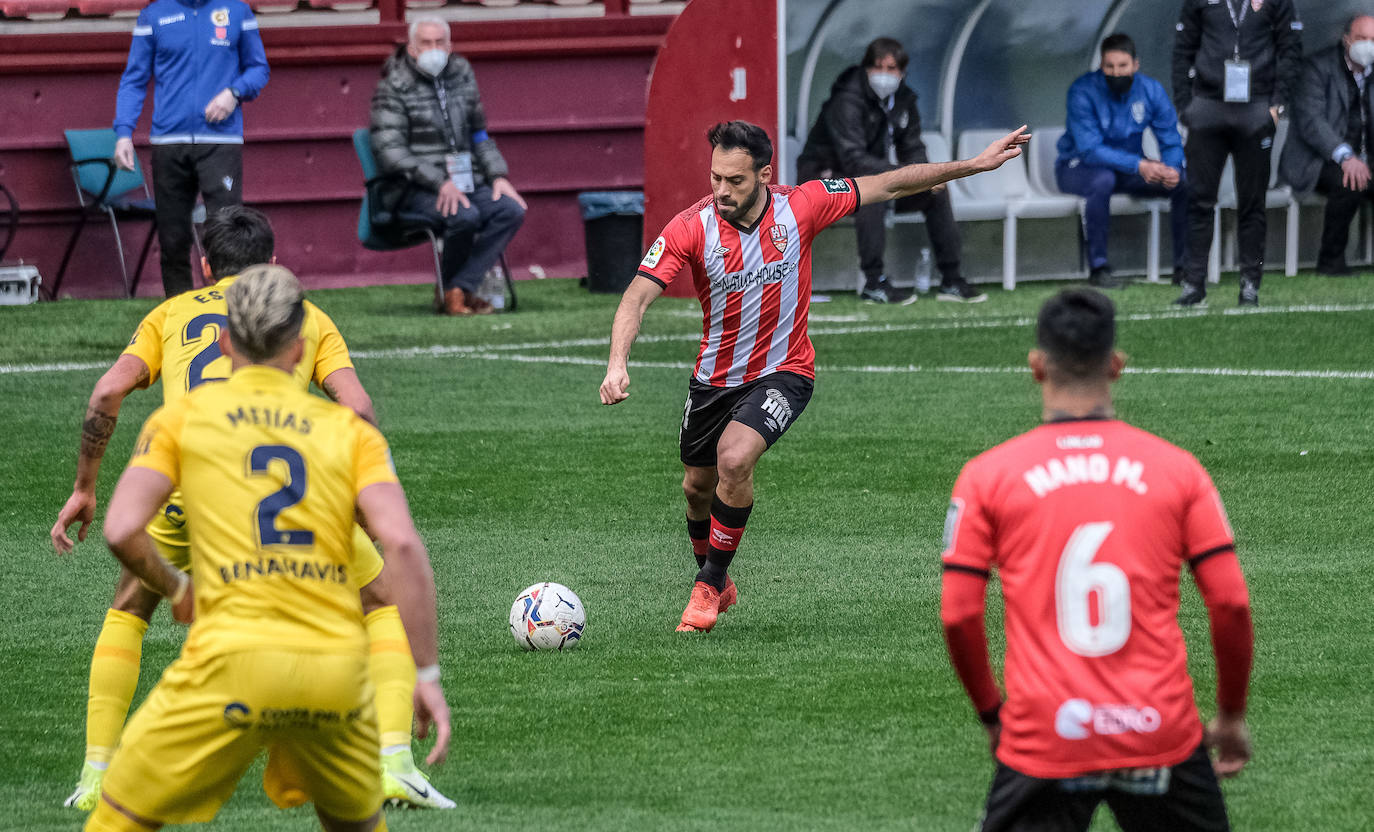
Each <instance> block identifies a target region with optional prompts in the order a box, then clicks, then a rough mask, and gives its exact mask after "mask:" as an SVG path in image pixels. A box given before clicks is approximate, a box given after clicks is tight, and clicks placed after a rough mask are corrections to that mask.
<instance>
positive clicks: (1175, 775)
mask: <svg viewBox="0 0 1374 832" xmlns="http://www.w3.org/2000/svg"><path fill="white" fill-rule="evenodd" d="M1115 337H1116V325H1115V316H1114V312H1113V309H1112V303H1111V301H1109V300H1108V299H1107V298H1106V297H1105V296H1103V295H1102V294H1100V293H1098V292H1095V291H1092V290H1069V291H1065V292H1062V293H1061V294H1059V295H1058V296H1056V297H1054V298H1051V299H1050V300H1049V301H1047V302H1046V303H1045V305H1044V306H1043V307H1042V308H1041V310H1040V317H1039V321H1038V327H1037V332H1036V344H1037V346H1036V348H1035V349H1034V350H1032V351H1031V353H1030V366H1031V372H1032V375H1033V376H1034V378H1035V380H1036V381H1037V382H1038V383H1039V384H1040V385H1041V391H1042V394H1043V397H1044V421H1045V424H1043V425H1041V426H1040V427H1038V428H1036V429H1035V430H1032V431H1030V432H1029V433H1025V434H1022V435H1021V436H1018V437H1016V438H1015V439H1012V440H1011V441H1009V442H1005V443H1003V444H1001V445H999V446H997V447H996V448H993V449H992V450H990V451H988V452H987V453H984V454H982V455H981V456H979V457H977V458H975V459H974V460H973V461H972V462H970V463H968V465H966V466H964V470H963V472H962V473H961V474H960V475H959V479H958V481H957V482H956V483H955V485H954V496H953V499H952V501H951V504H950V509H949V516H948V518H947V520H946V524H945V546H946V548H945V552H944V558H943V560H944V581H943V583H944V586H943V598H942V603H941V617H942V618H943V620H944V627H945V640H946V642H947V644H948V646H949V653H950V658H951V659H952V660H953V663H954V667H955V670H956V671H957V672H958V674H959V678H960V679H961V680H962V681H963V683H964V687H965V688H966V689H967V690H968V694H969V698H970V699H972V700H973V706H974V708H975V709H976V710H977V711H978V714H979V716H980V717H981V719H982V721H983V724H984V725H985V726H986V728H987V731H988V736H989V738H990V740H991V744H992V747H993V749H994V753H995V754H996V757H997V760H998V763H999V764H998V767H997V772H996V774H995V775H994V777H993V781H992V787H991V790H990V792H989V794H988V800H987V808H986V811H985V813H984V818H983V822H982V826H981V828H982V829H983V830H987V831H988V832H991V830H1029V829H1035V830H1050V831H1051V832H1058V830H1086V829H1087V828H1088V825H1089V823H1090V821H1091V819H1092V814H1093V811H1094V810H1095V809H1096V807H1097V805H1098V803H1100V802H1101V801H1103V800H1105V801H1106V802H1107V805H1108V806H1109V807H1110V808H1111V809H1112V812H1113V814H1115V815H1116V818H1117V821H1118V822H1119V823H1120V824H1121V827H1122V829H1124V830H1126V832H1133V831H1134V830H1161V829H1168V830H1171V832H1175V831H1176V830H1224V829H1228V828H1229V826H1228V823H1227V818H1226V806H1225V804H1224V803H1223V801H1222V796H1221V790H1220V788H1219V787H1218V785H1217V778H1216V775H1218V774H1219V775H1221V776H1222V777H1227V776H1231V775H1234V774H1236V773H1238V772H1239V771H1240V769H1241V767H1243V766H1244V765H1245V763H1246V761H1247V760H1248V759H1249V758H1250V739H1249V733H1248V730H1247V728H1246V726H1245V716H1244V715H1245V698H1246V688H1247V687H1248V685H1249V679H1250V661H1251V655H1252V650H1253V633H1252V630H1251V624H1250V603H1249V598H1248V595H1247V592H1246V588H1245V578H1244V577H1243V576H1242V575H1241V570H1240V563H1239V561H1238V560H1237V558H1236V553H1235V549H1234V548H1233V542H1232V537H1231V528H1230V526H1229V524H1228V523H1227V520H1226V512H1225V509H1223V508H1222V504H1221V498H1220V497H1219V496H1218V495H1217V491H1216V488H1214V487H1213V485H1212V480H1211V477H1209V476H1208V475H1207V471H1206V470H1205V469H1204V468H1203V467H1202V465H1201V464H1199V463H1198V461H1197V460H1196V459H1194V458H1193V457H1192V455H1190V454H1188V453H1187V452H1186V451H1184V450H1182V449H1180V448H1178V447H1175V446H1174V445H1171V444H1169V443H1168V442H1165V441H1164V440H1163V439H1160V438H1159V437H1157V436H1154V435H1152V434H1149V433H1146V432H1145V431H1143V430H1139V429H1138V428H1134V427H1131V426H1130V425H1128V424H1126V423H1125V422H1121V421H1117V420H1116V419H1115V418H1114V417H1113V415H1112V403H1111V393H1110V385H1111V383H1112V382H1113V381H1115V380H1116V379H1117V378H1118V377H1119V376H1120V374H1121V370H1122V368H1123V366H1124V362H1125V359H1124V358H1123V356H1122V355H1121V353H1119V352H1116V351H1114V349H1113V345H1114V343H1115ZM1185 565H1187V566H1188V567H1189V568H1190V569H1191V570H1192V573H1193V578H1194V580H1195V581H1196V582H1197V585H1198V588H1199V590H1200V591H1201V592H1202V597H1203V599H1204V600H1205V602H1206V604H1207V610H1208V615H1209V616H1210V619H1211V625H1212V647H1213V650H1214V652H1215V654H1216V660H1217V717H1216V718H1215V719H1214V720H1213V721H1212V723H1211V724H1210V725H1208V727H1207V730H1206V731H1204V730H1203V727H1202V723H1201V722H1200V720H1199V718H1198V713H1197V707H1196V706H1195V705H1194V702H1193V684H1192V680H1191V679H1190V678H1189V677H1188V670H1187V655H1186V653H1185V647H1184V642H1183V634H1182V632H1181V631H1180V629H1179V626H1178V601H1179V572H1180V571H1181V570H1182V569H1183V567H1184V566H1185ZM993 567H996V569H997V572H998V575H999V577H1000V579H1001V581H1002V596H1003V600H1004V603H1005V605H1006V629H1007V655H1006V669H1005V673H1006V687H1007V695H1006V700H1005V701H1003V699H1002V696H1001V694H1000V693H999V692H998V690H997V685H996V682H995V681H994V680H993V675H992V668H991V666H990V665H989V663H988V650H987V641H986V638H985V634H984V627H983V607H984V594H985V590H986V586H987V581H988V578H989V575H990V571H991V570H992V569H993ZM1208 745H1211V746H1213V747H1215V748H1216V749H1217V751H1218V756H1217V759H1216V761H1215V762H1214V763H1210V764H1209V759H1208V752H1207V748H1206V746H1208Z"/></svg>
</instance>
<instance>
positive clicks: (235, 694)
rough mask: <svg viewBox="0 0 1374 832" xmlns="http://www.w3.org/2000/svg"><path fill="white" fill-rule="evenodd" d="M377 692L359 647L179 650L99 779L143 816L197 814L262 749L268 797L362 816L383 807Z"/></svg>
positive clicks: (209, 814) (227, 790) (222, 794)
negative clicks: (194, 653) (183, 654)
mask: <svg viewBox="0 0 1374 832" xmlns="http://www.w3.org/2000/svg"><path fill="white" fill-rule="evenodd" d="M372 697H373V689H372V682H371V681H370V680H369V679H368V674H367V657H366V655H364V654H362V653H358V654H341V653H306V652H292V651H287V650H255V651H247V652H240V653H230V654H227V655H221V656H215V657H211V658H208V659H203V660H196V661H195V662H190V661H187V660H186V659H185V658H180V659H177V660H176V661H175V662H173V663H172V665H171V666H170V667H168V668H167V670H166V672H165V673H163V675H162V679H161V680H160V681H159V682H158V683H157V686H156V687H154V688H153V690H152V692H151V693H150V694H149V695H148V699H147V701H146V702H144V703H143V706H142V707H140V708H139V709H138V712H137V713H136V714H134V717H133V719H132V720H130V721H129V724H128V725H127V726H126V727H125V728H124V734H123V736H122V737H121V738H120V741H119V748H118V749H117V750H116V751H115V754H114V757H113V758H112V759H111V760H110V767H109V770H108V771H106V773H105V779H104V782H103V784H102V788H103V789H104V791H105V793H106V794H108V795H109V796H110V798H111V799H113V800H114V801H115V802H116V803H117V804H118V805H120V806H123V807H125V808H126V809H128V810H129V811H130V812H133V813H134V814H135V815H138V816H139V817H141V818H143V819H145V820H149V821H155V822H158V823H204V822H207V821H209V820H212V819H213V818H214V817H215V814H216V812H218V811H219V808H220V806H222V805H223V804H224V802H225V801H226V800H228V799H229V797H230V796H231V795H232V794H233V793H234V788H235V787H236V786H237V785H238V782H239V780H240V779H241V778H242V777H243V773H244V772H245V771H246V770H247V769H248V766H249V764H250V763H252V762H253V758H254V757H256V756H257V754H258V752H259V751H261V750H263V749H266V750H267V770H266V771H265V772H264V773H263V782H262V785H263V790H264V791H265V792H266V793H267V796H268V797H270V798H271V799H272V802H273V803H275V804H277V805H278V806H280V807H282V808H283V809H286V808H290V807H292V806H299V805H301V804H303V803H306V802H313V803H314V804H315V805H316V807H318V808H319V809H320V810H322V811H324V812H325V813H326V814H328V815H330V816H331V817H335V818H338V819H339V820H346V821H361V820H366V819H367V818H370V817H372V815H374V814H376V813H377V812H378V811H379V810H380V809H381V807H382V775H381V768H380V761H379V759H378V758H379V754H380V749H379V746H378V742H379V740H378V736H377V716H376V712H375V711H374V710H373V705H372Z"/></svg>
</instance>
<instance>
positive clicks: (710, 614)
mask: <svg viewBox="0 0 1374 832" xmlns="http://www.w3.org/2000/svg"><path fill="white" fill-rule="evenodd" d="M719 614H720V591H719V590H717V589H716V588H715V587H713V586H711V585H710V584H704V583H702V582H701V581H697V582H696V583H695V584H693V585H692V598H691V600H690V601H688V602H687V609H685V610H683V611H682V623H681V624H679V625H677V631H678V632H679V633H697V632H701V633H709V632H710V631H711V628H712V627H714V626H716V616H717V615H719Z"/></svg>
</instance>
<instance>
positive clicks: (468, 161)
mask: <svg viewBox="0 0 1374 832" xmlns="http://www.w3.org/2000/svg"><path fill="white" fill-rule="evenodd" d="M444 167H445V168H447V169H448V179H449V181H450V182H452V183H453V185H454V187H456V188H457V189H458V190H460V191H462V192H463V193H465V194H470V193H472V192H473V191H475V190H477V183H476V182H475V181H473V177H472V154H471V153H469V152H467V151H466V150H465V151H463V152H462V153H446V154H444Z"/></svg>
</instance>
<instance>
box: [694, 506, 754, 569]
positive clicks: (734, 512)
mask: <svg viewBox="0 0 1374 832" xmlns="http://www.w3.org/2000/svg"><path fill="white" fill-rule="evenodd" d="M753 508H754V505H753V503H750V504H749V505H747V506H729V505H726V504H725V503H724V502H722V501H721V499H720V497H719V496H716V497H715V499H713V500H712V501H711V536H710V539H709V544H710V549H709V551H708V552H707V554H706V563H705V565H703V566H702V567H701V571H700V572H698V573H697V580H698V581H701V582H702V583H707V584H710V585H711V586H713V587H715V588H716V589H717V590H720V591H724V589H725V578H726V574H727V572H728V570H729V569H730V562H731V561H732V560H734V558H735V550H736V549H738V548H739V542H740V538H742V537H744V526H745V524H746V523H748V522H749V512H750V511H752V510H753Z"/></svg>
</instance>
